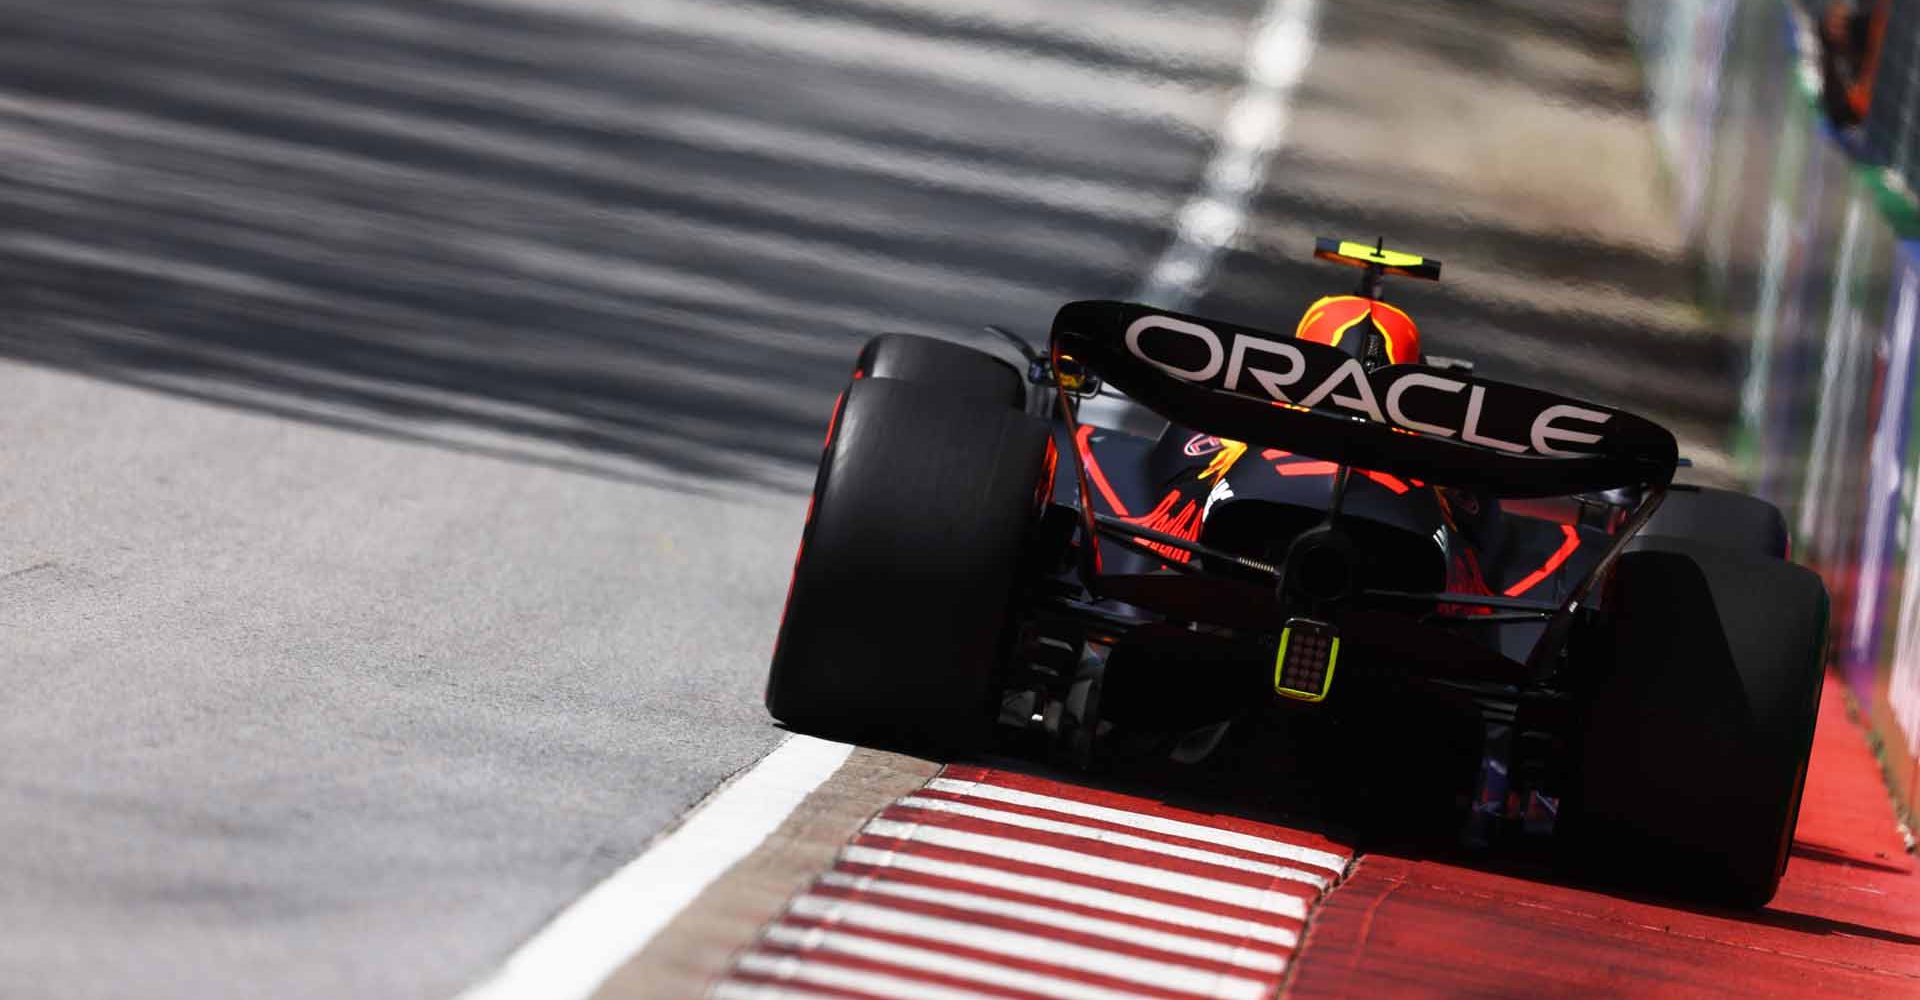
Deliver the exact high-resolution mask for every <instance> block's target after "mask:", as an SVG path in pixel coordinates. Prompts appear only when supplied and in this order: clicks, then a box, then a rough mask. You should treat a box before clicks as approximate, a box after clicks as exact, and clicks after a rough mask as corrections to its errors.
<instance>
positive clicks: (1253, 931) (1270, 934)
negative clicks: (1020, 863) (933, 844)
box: [840, 844, 1307, 948]
mask: <svg viewBox="0 0 1920 1000" xmlns="http://www.w3.org/2000/svg"><path fill="white" fill-rule="evenodd" d="M840 860H841V862H842V863H844V864H850V865H869V866H871V867H874V868H882V869H889V868H890V869H896V870H898V871H903V872H913V873H914V874H917V875H931V876H933V877H935V878H947V879H953V880H954V881H956V882H972V883H975V884H977V885H985V886H993V887H995V888H999V889H1005V890H1007V891H1008V892H1017V893H1020V894H1022V895H1026V896H1033V897H1036V898H1039V899H1047V900H1054V901H1056V902H1061V903H1072V904H1074V905H1076V906H1085V907H1090V908H1093V909H1099V910H1106V911H1108V912H1109V913H1118V914H1122V915H1124V916H1129V917H1140V918H1142V919H1145V920H1157V921H1159V922H1161V923H1164V924H1174V925H1176V926H1179V927H1191V928H1194V929H1195V930H1203V931H1213V932H1214V933H1216V934H1231V935H1234V936H1235V937H1245V938H1252V939H1254V940H1256V941H1264V942H1266V943H1268V944H1275V945H1279V946H1281V947H1283V948H1292V947H1294V946H1295V945H1297V944H1299V943H1300V936H1299V934H1298V933H1296V932H1295V931H1293V930H1292V929H1291V928H1287V927H1281V926H1278V925H1275V924H1263V923H1257V922H1255V921H1251V920H1242V919H1240V918H1239V917H1229V916H1224V915H1222V914H1218V913H1208V912H1206V911H1205V910H1195V909H1192V908H1189V907H1185V906H1175V905H1173V904H1171V903H1162V902H1159V901H1157V900H1152V899H1142V898H1141V897H1139V896H1129V895H1126V894H1125V893H1119V892H1114V891H1112V890H1109V889H1095V888H1094V887H1092V886H1087V885H1080V884H1078V883H1075V882H1063V881H1061V880H1059V879H1051V878H1041V877H1039V876H1037V875H1017V874H1015V873H1013V872H1008V871H1001V870H1000V869H998V868H988V867H985V866H982V865H969V864H962V863H960V862H958V861H944V860H941V859H939V858H928V857H922V856H920V855H918V854H912V853H909V852H905V851H888V850H882V849H880V848H878V847H862V846H860V845H858V844H850V845H848V846H847V847H845V848H843V849H842V850H841V851H840ZM1274 903H1275V904H1276V905H1270V906H1269V907H1268V912H1270V913H1272V914H1273V915H1274V916H1276V917H1281V918H1285V919H1288V920H1305V919H1306V918H1307V904H1306V902H1305V901H1304V900H1302V899H1300V897H1298V896H1291V895H1289V896H1280V897H1276V899H1275V900H1274Z"/></svg>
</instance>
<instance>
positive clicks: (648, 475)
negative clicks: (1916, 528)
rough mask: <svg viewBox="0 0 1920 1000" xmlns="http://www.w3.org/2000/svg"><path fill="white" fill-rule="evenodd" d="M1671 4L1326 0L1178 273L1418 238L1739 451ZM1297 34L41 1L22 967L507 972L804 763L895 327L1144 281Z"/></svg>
mask: <svg viewBox="0 0 1920 1000" xmlns="http://www.w3.org/2000/svg"><path fill="white" fill-rule="evenodd" d="M1619 6H1620V5H1619V4H1617V3H1606V2H1589V3H1575V2H1533V0H1501V2H1484V0H1477V2H1466V0H1460V2H1453V3H1428V4H1421V5H1406V4H1397V3H1391V2H1386V0H1378V2H1375V0H1339V2H1338V3H1328V4H1323V5H1321V10H1320V16H1319V19H1318V22H1317V27H1316V31H1315V46H1314V49H1313V53H1312V61H1311V62H1310V64H1309V65H1308V66H1307V70H1306V75H1305V77H1304V79H1303V80H1302V81H1301V83H1300V86H1299V87H1298V88H1297V89H1296V90H1295V91H1294V92H1293V94H1292V102H1291V105H1290V108H1289V112H1288V113H1289V118H1288V121H1287V128H1286V130H1285V134H1284V136H1283V137H1282V141H1281V142H1280V144H1279V146H1278V147H1277V149H1276V151H1275V152H1274V153H1273V155H1272V157H1271V159H1270V160H1269V161H1268V162H1267V163H1266V164H1265V168H1266V169H1265V171H1264V173H1263V175H1262V178H1261V179H1259V183H1258V184H1257V185H1255V187H1254V189H1253V190H1252V191H1251V192H1250V195H1251V197H1250V198H1249V200H1248V201H1247V202H1246V204H1245V205H1244V208H1245V211H1246V216H1245V224H1244V226H1243V227H1242V228H1241V229H1240V230H1239V231H1238V233H1237V235H1236V237H1235V240H1234V243H1233V246H1232V247H1231V249H1230V250H1229V252H1227V253H1225V254H1224V255H1223V256H1221V257H1220V258H1219V259H1218V260H1217V261H1215V262H1213V266H1211V267H1210V268H1209V269H1208V273H1207V274H1206V275H1205V276H1204V277H1205V280H1203V281H1196V282H1194V283H1192V284H1191V285H1190V286H1189V287H1187V288H1185V289H1183V290H1182V291H1181V294H1182V295H1183V297H1191V298H1192V300H1193V301H1192V303H1191V308H1193V309H1195V310H1196V311H1200V312H1203V313H1209V314H1214V315H1218V316H1220V317H1222V318H1225V319H1232V320H1239V321H1243V322H1247V323H1250V324H1252V325H1256V326H1260V325H1265V326H1270V327H1279V328H1286V327H1287V326H1289V325H1290V324H1291V323H1293V322H1294V319H1295V317H1297V315H1298V314H1299V312H1300V311H1301V310H1302V309H1303V308H1304V306H1305V305H1306V304H1307V302H1309V301H1310V300H1311V299H1312V297H1314V296H1315V295H1318V294H1322V293H1325V292H1329V291H1342V290H1344V287H1343V286H1344V284H1345V282H1346V281H1347V280H1348V276H1347V275H1346V274H1344V273H1340V272H1330V271H1328V270H1327V269H1326V268H1325V266H1324V265H1314V264H1312V263H1310V262H1307V261H1305V259H1304V258H1305V253H1304V251H1305V249H1306V248H1307V247H1309V246H1310V242H1309V241H1310V239H1311V237H1312V236H1313V235H1315V234H1316V233H1326V234H1338V235H1347V236H1371V235H1375V234H1381V235H1386V236H1387V237H1388V238H1389V239H1390V241H1391V242H1393V243H1395V244H1397V245H1401V246H1404V247H1405V248H1407V249H1412V250H1416V251H1425V252H1428V253H1431V254H1432V255H1434V256H1437V257H1441V258H1443V259H1445V260H1446V261H1447V270H1448V282H1447V283H1446V284H1445V285H1443V286H1441V287H1438V288H1426V287H1420V288H1407V289H1403V290H1402V291H1401V293H1400V294H1399V297H1398V301H1399V302H1400V303H1401V304H1402V305H1405V306H1407V307H1408V308H1410V309H1411V310H1412V311H1413V313H1414V314H1415V315H1416V316H1417V317H1419V318H1420V319H1421V321H1422V323H1423V329H1424V330H1425V332H1426V336H1427V344H1428V349H1429V350H1431V351H1434V352H1436V353H1444V354H1457V355H1468V356H1473V357H1476V358H1478V359H1479V360H1480V361H1481V364H1482V370H1483V371H1485V372H1487V373H1490V374H1493V375H1495V376H1497V377H1514V378H1523V379H1528V380H1532V381H1537V382H1541V383H1544V384H1546V385H1549V386H1553V387H1557V388H1561V389H1564V390H1567V391H1570V392H1575V393H1580V394H1585V395H1590V396H1592V397H1594V398H1597V399H1600V400H1602V401H1605V402H1609V403H1615V404H1619V405H1625V406H1629V407H1634V408H1638V409H1641V410H1644V411H1646V412H1648V413H1649V414H1651V415H1654V416H1656V417H1659V418H1662V419H1665V420H1666V421H1668V422H1669V423H1670V424H1671V425H1672V426H1674V427H1675V428H1676V429H1677V430H1679V431H1680V432H1681V433H1682V435H1683V437H1684V438H1685V439H1686V441H1687V443H1688V445H1689V446H1690V447H1691V449H1692V450H1693V452H1694V454H1696V455H1697V456H1698V457H1700V458H1701V459H1702V462H1703V467H1704V468H1705V469H1706V470H1707V471H1708V472H1709V473H1711V472H1712V471H1714V470H1715V469H1717V468H1720V463H1721V460H1720V458H1719V452H1718V450H1717V445H1718V443H1719V435H1720V433H1721V431H1722V429H1723V428H1724V427H1725V426H1726V424H1727V421H1728V419H1729V417H1730V415H1731V412H1732V406H1733V388H1732V383H1731V380H1730V378H1729V371H1730V370H1731V366H1732V359H1733V357H1734V355H1735V354H1736V353H1737V350H1738V345H1732V344H1728V343H1725V342H1723V341H1721V340H1718V339H1716V338H1714V337H1712V336H1709V335H1708V334H1707V333H1706V332H1705V329H1704V327H1702V326H1701V325H1700V323H1699V322H1698V320H1697V319H1696V318H1695V317H1694V316H1693V314H1692V313H1691V311H1690V310H1689V309H1688V308H1687V306H1686V302H1687V298H1688V296H1687V291H1688V283H1687V278H1686V276H1685V271H1684V269H1683V268H1682V267H1681V265H1680V261H1679V256H1678V253H1677V250H1676V248H1677V247H1678V246H1679V244H1680V234H1679V233H1677V232H1675V231H1674V229H1673V225H1672V223H1671V221H1670V220H1669V219H1668V217H1667V210H1666V208H1665V206H1666V204H1667V202H1666V200H1665V197H1664V194H1663V192H1662V190H1661V187H1660V176H1659V172H1658V169H1657V166H1656V163H1657V157H1656V155H1655V152H1654V144H1653V139H1652V135H1651V132H1650V130H1649V128H1648V127H1647V125H1646V123H1645V122H1644V120H1643V118H1642V114H1641V111H1640V109H1639V104H1638V100H1639V98H1638V93H1639V90H1638V79H1637V75H1636V70H1635V69H1634V66H1633V63H1632V60H1631V56H1630V53H1629V50H1628V48H1627V43H1626V40H1625V38H1624V34H1623V29H1622V27H1621V17H1620V11H1619V9H1618V8H1619ZM1260 10H1261V6H1260V5H1259V4H1257V3H1254V2H1251V0H1236V2H1208V3H1202V2H1199V0H1188V2H1174V3H1167V2H1160V3H1146V2H1144V0H1141V2H1127V0H1102V2H1094V0H1053V2H1049V3H1047V4H1045V5H1040V4H1028V3H1021V2H1015V0H988V2H976V3H969V4H961V3H958V2H955V0H807V2H804V3H802V2H799V0H793V2H789V3H780V2H770V0H769V2H717V0H625V2H615V0H564V2H563V0H545V2H540V3H534V2H532V0H527V2H512V0H493V2H479V0H388V2H380V3H371V2H369V3H353V2H338V3H336V2H329V3H310V2H296V0H248V2H244V3H242V2H186V0H180V2H168V3H137V2H132V0H63V2H58V3H54V2H40V3H27V2H22V0H4V2H0V23H4V24H5V25H6V26H7V28H6V31H5V32H4V33H3V34H0V150H3V151H4V152H0V357H4V358H5V359H6V360H5V362H4V363H0V461H3V462H4V464H3V465H0V469H4V473H5V474H4V476H0V706H4V710H3V711H0V844H4V845H5V850H4V851H0V928H4V932H0V994H4V995H6V996H8V997H14V996H21V997H35V996H49V997H52V996H59V997H62V998H86V997H120V996H143V997H196V998H200V997H204V998H220V997H242V996H255V995H260V994H264V993H269V992H271V993H272V994H274V995H276V996H281V997H289V998H294V997H309V996H311V997H321V996H327V997H332V996H340V995H346V994H352V995H358V996H370V997H445V996H451V995H453V994H454V993H456V992H458V991H459V990H460V989H461V988H462V987H463V986H466V985H468V984H470V983H472V982H474V981H475V980H476V979H478V978H479V977H481V976H482V975H484V974H485V973H486V972H487V971H488V970H489V969H491V968H492V967H493V966H494V964H496V963H497V962H498V961H499V960H500V959H501V958H502V957H504V956H505V955H506V954H507V953H508V951H509V950H510V949H512V948H513V946H514V945H515V944H516V943H518V942H519V941H520V940H522V939H523V938H525V937H526V936H527V935H528V934H529V933H531V932H532V931H533V930H534V929H535V928H537V927H538V926H540V925H541V923H543V922H544V921H545V920H546V919H547V918H548V917H550V916H551V915H552V914H553V913H554V912H556V911H557V910H559V909H560V908H561V907H562V906H564V905H565V904H567V903H568V902H569V901H571V900H572V899H574V898H575V897H576V896H578V895H579V893H580V892H581V891H582V890H584V889H585V888H586V887H587V886H590V885H592V884H593V883H594V882H596V881H597V880H598V879H599V878H601V877H602V876H604V875H605V874H606V873H607V872H609V871H611V870H612V869H613V868H614V867H616V866H617V865H618V864H619V863H620V862H622V861H624V860H625V859H627V858H630V857H632V856H634V855H635V854H637V853H638V852H639V851H640V850H641V849H642V848H643V847H644V846H645V845H646V844H647V842H648V841H649V839H650V838H651V837H653V836H654V835H655V834H656V833H657V832H658V831H660V830H661V829H662V828H664V827H665V826H667V825H668V824H670V823H671V822H672V821H673V820H674V818H675V817H677V816H678V815H680V814H681V813H682V812H683V811H684V810H685V809H686V808H687V807H688V806H689V805H690V804H691V803H693V802H695V801H697V800H698V799H699V798H700V797H701V796H703V795H704V794H706V793H707V792H708V791H709V790H711V789H712V788H713V787H714V786H715V785H716V784H717V783H718V782H720V781H721V780H722V779H723V778H724V777H725V776H726V775H728V774H730V773H732V772H734V771H736V770H738V769H740V768H741V767H743V766H745V765H747V764H749V763H751V762H752V761H753V760H755V759H757V758H758V757H759V756H760V755H761V754H763V753H764V752H765V751H766V750H767V749H768V748H770V747H771V746H772V745H773V744H774V743H775V742H776V741H777V740H778V739H779V737H780V733H779V731H778V730H777V729H775V728H773V727H772V726H771V725H770V724H769V723H768V721H767V720H766V718H765V715H764V712H763V711H762V709H761V707H760V704H759V690H760V684H761V680H762V677H763V672H764V668H765V660H766V655H767V652H768V649H769V647H770V645H771V641H772V633H773V628H774V625H775V619H776V617H777V614H778V608H779V605H780V600H781V596H782V594H783V591H784V587H785V584H786V579H787V571H788V566H789V562H788V560H789V558H790V553H791V552H792V548H793V544H794V541H795V539H796V538H797V534H798V530H799V526H800V516H801V511H802V509H803V506H804V497H803V495H802V493H801V489H802V487H803V486H804V484H805V482H806V481H807V480H808V479H809V478H810V475H811V468H810V466H811V463H812V461H813V458H814V456H815V455H816V454H817V451H818V446H819V440H820V433H821V432H822V430H823V427H824V423H825V417H826V411H827V407H828V404H829V403H830V401H831V399H832V396H833V393H834V392H835V391H836V389H837V388H838V385H839V383H840V382H841V381H842V380H843V379H844V377H845V373H846V370H847V367H848V364H849V361H850V359H851V357H852V354H853V352H854V351H855V350H856V349H857V346H858V344H859V343H860V342H861V340H863V339H864V338H865V337H866V336H867V335H869V334H870V333H872V332H875V331H878V330H905V331H911V332H923V333H932V334H937V335H945V336H963V335H965V332H966V331H967V330H968V329H970V328H972V327H975V326H977V325H979V324H981V323H989V322H992V323H1000V324H1003V325H1006V326H1009V327H1011V328H1013V329H1015V330H1019V331H1022V332H1025V333H1027V334H1029V335H1032V336H1038V335H1039V334H1040V333H1041V332H1042V331H1043V329H1044V327H1045V324H1046V321H1047V319H1048V317H1050V315H1051V313H1052V310H1053V309H1054V308H1055V306H1057V304H1058V303H1059V302H1061V301H1064V300H1067V299H1071V298H1091V297H1126V296H1129V295H1131V294H1133V293H1134V291H1135V290H1136V289H1138V288H1139V287H1140V286H1141V283H1142V281H1143V279H1144V278H1145V276H1147V275H1148V274H1149V273H1150V272H1151V271H1152V269H1153V268H1154V266H1155V262H1156V261H1158V260H1160V259H1161V258H1162V255H1163V254H1164V253H1165V252H1166V250H1167V248H1168V246H1169V245H1170V244H1172V243H1173V242H1174V238H1175V237H1174V232H1173V230H1174V228H1175V226H1176V223H1177V220H1178V219H1179V218H1180V213H1181V211H1182V208H1183V206H1185V205H1186V204H1187V203H1188V201H1189V200H1190V199H1191V198H1192V197H1193V196H1194V193H1195V192H1196V191H1197V190H1201V189H1202V187H1203V185H1204V184H1205V181H1206V179H1205V177H1204V174H1205V171H1206V169H1207V166H1208V164H1209V162H1210V157H1211V156H1212V155H1213V152H1214V150H1215V148H1216V146H1217V145H1218V143H1219V142H1220V138H1219V137H1220V130H1221V128H1222V125H1223V119H1224V118H1225V116H1226V114H1227V113H1228V111H1229V109H1230V108H1231V107H1232V104H1233V101H1234V99H1235V95H1236V94H1237V93H1238V92H1239V91H1240V89H1241V88H1242V86H1243V83H1244V68H1243V57H1244V55H1245V50H1246V47H1247V42H1248V38H1249V35H1250V33H1251V29H1252V26H1253V22H1254V19H1255V18H1256V17H1257V16H1258V15H1259V13H1260Z"/></svg>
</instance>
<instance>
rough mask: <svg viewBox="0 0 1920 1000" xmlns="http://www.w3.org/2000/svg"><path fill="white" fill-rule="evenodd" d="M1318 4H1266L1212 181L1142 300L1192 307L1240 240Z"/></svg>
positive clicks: (1303, 70)
mask: <svg viewBox="0 0 1920 1000" xmlns="http://www.w3.org/2000/svg"><path fill="white" fill-rule="evenodd" d="M1318 8H1319V4H1318V3H1317V0H1269V2H1268V3H1267V6H1266V9H1265V10H1264V11H1263V12H1262V13H1261V15H1260V21H1259V24H1258V26H1257V27H1256V28H1255V30H1254V34H1253V40H1252V41H1251V42H1250V43H1249V44H1248V46H1247V62H1246V78H1247V83H1246V87H1245V88H1244V89H1242V90H1241V91H1240V94H1239V96H1237V97H1236V98H1235V99H1234V102H1233V106H1232V107H1231V108H1230V109H1228V111H1227V118H1226V121H1225V123H1224V124H1222V126H1221V128H1220V140H1219V145H1218V146H1217V147H1215V149H1214V152H1213V158H1212V159H1211V160H1210V161H1208V163H1207V171H1206V175H1205V178H1206V179H1205V181H1204V183H1203V184H1202V185H1201V187H1200V189H1199V190H1198V191H1195V192H1194V195H1193V197H1192V198H1191V199H1189V200H1188V201H1187V203H1186V205H1185V206H1184V207H1182V208H1181V210H1180V215H1179V218H1178V221H1177V222H1176V223H1175V227H1174V238H1173V241H1172V243H1170V244H1169V245H1168V247H1167V249H1166V252H1165V253H1163V254H1161V255H1160V259H1159V260H1157V261H1155V262H1154V265H1153V267H1152V268H1151V269H1150V270H1148V272H1147V276H1146V277H1145V278H1144V279H1142V280H1141V282H1140V285H1139V287H1138V288H1137V289H1136V290H1135V292H1134V299H1135V300H1136V301H1139V302H1145V303H1148V304H1151V305H1156V306H1160V307H1161V308H1163V309H1184V308H1186V307H1187V306H1189V305H1190V304H1191V303H1192V302H1193V300H1194V299H1196V298H1198V297H1199V296H1200V293H1202V292H1203V291H1205V290H1206V286H1207V282H1208V281H1210V280H1211V279H1212V276H1213V269H1214V267H1215V266H1216V265H1217V264H1218V263H1219V261H1220V257H1221V256H1222V255H1223V254H1225V253H1226V252H1227V251H1228V250H1230V249H1232V247H1233V245H1234V244H1235V243H1236V242H1237V241H1238V240H1239V239H1240V234H1241V233H1242V232H1243V231H1244V230H1245V229H1246V225H1247V211H1248V206H1249V205H1250V204H1251V203H1252V201H1253V198H1254V196H1255V195H1256V194H1258V193H1259V191H1260V185H1261V183H1262V182H1263V181H1265V179H1266V175H1267V161H1268V160H1269V159H1270V158H1271V157H1272V156H1273V151H1274V150H1275V149H1277V148H1279V146H1280V143H1281V142H1282V141H1283V140H1284V139H1285V138H1286V135H1287V127H1288V126H1289V125H1291V124H1292V119H1293V92H1294V91H1295V90H1296V89H1298V88H1299V86H1300V81H1301V80H1302V79H1304V78H1305V77H1306V75H1307V63H1308V62H1309V61H1310V60H1311V59H1312V57H1313V34H1314V22H1315V21H1316V20H1318V15H1319V9H1318Z"/></svg>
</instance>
